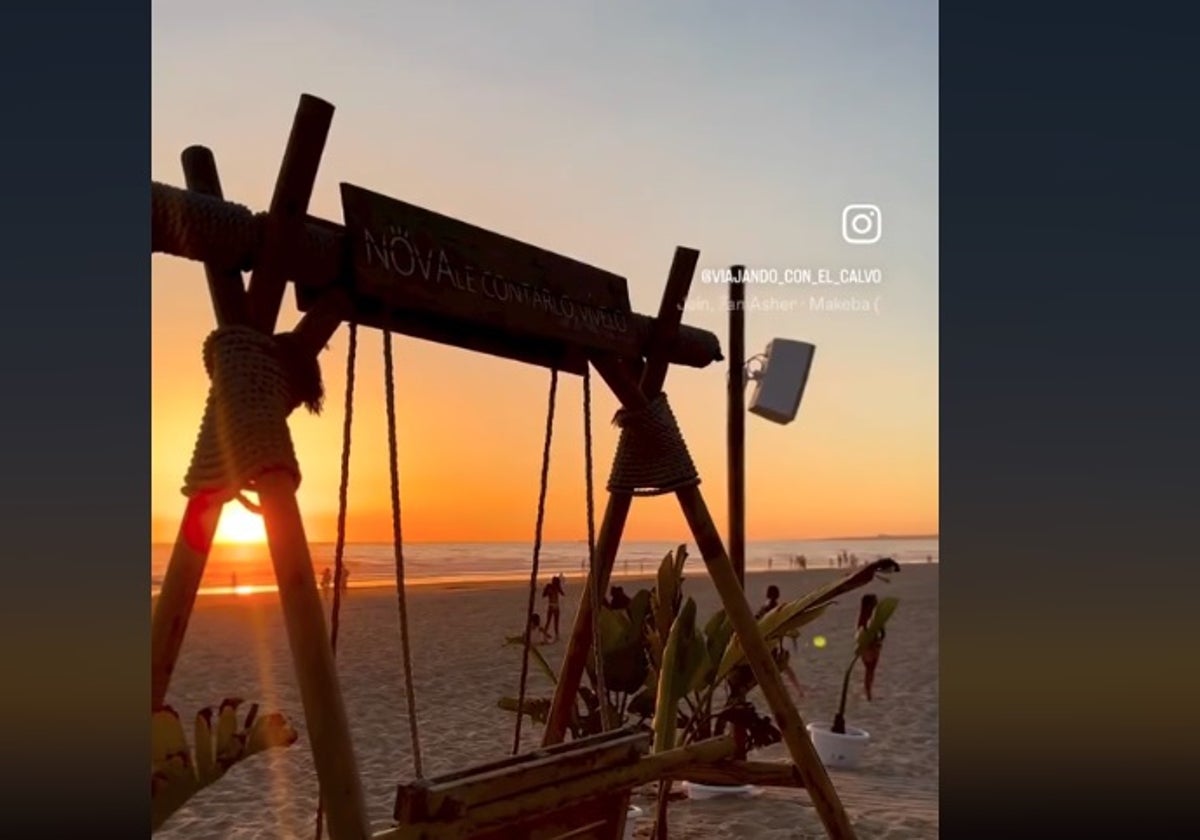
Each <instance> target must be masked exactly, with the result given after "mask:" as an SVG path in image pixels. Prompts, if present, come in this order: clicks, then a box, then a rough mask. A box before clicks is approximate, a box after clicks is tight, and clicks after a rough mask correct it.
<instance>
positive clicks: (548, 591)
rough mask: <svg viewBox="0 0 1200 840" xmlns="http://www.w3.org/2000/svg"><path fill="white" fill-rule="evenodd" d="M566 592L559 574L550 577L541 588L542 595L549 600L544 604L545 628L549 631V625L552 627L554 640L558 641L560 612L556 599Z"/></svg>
mask: <svg viewBox="0 0 1200 840" xmlns="http://www.w3.org/2000/svg"><path fill="white" fill-rule="evenodd" d="M566 594H567V592H566V590H565V589H563V584H562V577H561V576H560V575H555V576H554V577H552V578H550V582H549V583H547V584H546V586H545V588H543V589H542V597H543V598H545V599H546V600H547V601H548V602H549V603H548V604H547V606H546V630H547V632H549V630H550V628H551V627H553V628H554V641H556V642H557V641H558V635H559V634H558V621H559V615H560V612H561V609H560V607H559V602H558V599H559V598H560V597H562V596H563V595H566Z"/></svg>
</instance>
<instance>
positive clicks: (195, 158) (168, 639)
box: [150, 146, 246, 710]
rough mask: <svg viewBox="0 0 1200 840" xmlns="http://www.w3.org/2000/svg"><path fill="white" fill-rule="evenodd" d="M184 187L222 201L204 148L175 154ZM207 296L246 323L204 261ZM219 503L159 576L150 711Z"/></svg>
mask: <svg viewBox="0 0 1200 840" xmlns="http://www.w3.org/2000/svg"><path fill="white" fill-rule="evenodd" d="M180 159H181V162H182V164H183V177H184V179H185V180H186V182H187V185H188V188H189V189H191V190H194V191H195V192H198V193H201V194H202V195H208V196H212V197H213V198H223V196H222V194H221V178H220V176H219V175H218V174H217V162H216V160H215V159H214V158H213V154H212V152H211V151H209V150H208V149H206V148H204V147H203V146H191V147H189V148H187V149H184V150H183V154H182V155H181V156H180ZM204 275H205V277H206V279H207V280H208V295H209V299H210V300H211V301H212V306H213V312H214V313H215V314H216V319H217V324H218V325H226V324H242V323H245V319H246V290H245V287H243V286H242V277H241V274H240V273H238V272H236V271H232V272H231V271H226V270H224V269H222V268H221V267H219V266H216V265H212V264H208V263H206V264H205V266H204ZM222 507H223V505H222V503H221V502H220V501H219V500H217V499H216V498H215V497H212V496H207V495H201V496H195V497H193V498H191V499H189V500H188V503H187V508H186V509H185V510H184V513H183V522H182V523H181V524H180V528H179V534H178V535H177V536H176V538H175V547H174V548H173V549H172V550H171V559H170V561H169V562H168V563H167V571H166V574H165V575H164V576H163V584H162V591H161V593H160V594H159V596H158V602H157V603H156V604H155V607H154V618H153V620H152V621H151V626H150V708H151V710H154V709H157V708H158V707H160V706H161V705H162V704H163V703H164V702H165V701H166V697H167V689H168V688H169V687H170V685H171V675H172V674H173V673H174V672H175V664H176V663H177V662H178V661H179V652H180V650H181V649H182V648H183V639H184V637H185V636H186V635H187V626H188V622H189V621H190V620H191V617H192V609H193V608H194V607H195V604H196V594H197V593H198V592H199V591H200V581H201V580H203V578H204V567H205V566H207V565H208V554H209V550H210V549H211V547H212V541H213V537H214V536H215V535H216V533H217V525H218V524H219V522H220V519H221V509H222Z"/></svg>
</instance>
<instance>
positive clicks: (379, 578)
mask: <svg viewBox="0 0 1200 840" xmlns="http://www.w3.org/2000/svg"><path fill="white" fill-rule="evenodd" d="M684 544H685V545H687V548H688V552H689V568H691V570H692V571H691V573H692V574H705V570H704V563H703V561H702V560H701V558H700V552H699V550H698V549H697V548H696V546H695V544H694V543H691V542H688V543H684ZM678 545H679V542H678V541H671V540H630V541H628V542H623V543H622V544H621V547H620V550H619V552H618V554H617V560H616V563H615V565H614V567H613V577H614V578H624V577H640V576H645V575H650V574H654V573H655V571H656V570H657V568H658V564H659V562H660V561H661V560H662V558H663V555H665V554H666V553H667V552H668V551H672V550H674V549H675V547H676V546H678ZM335 548H336V544H335V543H332V542H329V543H312V544H310V551H311V552H312V558H313V569H314V572H315V574H316V575H317V577H318V579H319V578H320V576H321V573H322V572H323V571H324V569H326V568H332V567H333V564H334V551H335ZM171 549H172V546H171V544H169V543H152V544H151V559H150V588H151V595H152V596H153V595H157V594H158V592H159V589H160V587H161V586H162V579H163V574H164V573H165V572H166V568H167V563H168V562H169V560H170V557H171ZM839 552H846V553H847V554H849V555H852V556H853V557H856V558H857V560H858V562H859V563H860V564H862V563H869V562H871V561H873V560H878V559H880V558H883V557H891V558H892V559H894V560H895V561H896V562H898V563H901V564H906V563H938V562H939V561H940V557H939V551H938V538H937V537H927V536H920V537H903V536H895V537H892V536H879V537H840V538H829V539H819V540H755V541H749V542H747V544H746V571H748V572H765V571H772V570H774V571H783V570H789V569H794V568H796V567H795V564H794V563H793V562H792V558H794V557H804V558H805V560H806V568H808V569H829V568H836V566H837V556H838V553H839ZM344 562H345V564H346V567H347V568H348V569H349V571H350V576H349V586H350V588H352V589H353V588H363V587H378V586H393V585H395V554H394V549H393V546H392V544H391V543H347V544H346V547H345V552H344ZM532 562H533V546H532V544H531V543H528V542H526V543H520V542H453V543H450V542H413V543H405V545H404V570H405V580H406V582H408V583H410V584H412V585H431V584H444V583H485V582H506V581H522V580H528V578H529V572H530V569H531V567H532ZM538 567H539V573H540V574H539V577H541V578H546V577H549V576H551V575H555V574H561V575H564V576H565V577H567V578H568V579H571V578H579V577H582V576H583V574H584V573H585V572H586V570H587V541H586V540H571V541H555V542H546V543H543V544H542V547H541V551H540V554H539V561H538ZM274 588H275V575H274V571H273V570H272V568H271V562H270V557H269V555H268V553H267V546H266V545H265V544H263V543H251V544H216V545H214V546H213V548H212V552H211V553H210V555H209V561H208V565H207V566H206V568H205V573H204V578H203V580H202V581H201V588H200V593H201V594H204V595H216V594H224V595H228V594H230V593H231V592H237V593H250V592H261V591H269V590H274Z"/></svg>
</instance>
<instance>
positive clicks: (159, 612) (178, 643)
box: [150, 494, 224, 710]
mask: <svg viewBox="0 0 1200 840" xmlns="http://www.w3.org/2000/svg"><path fill="white" fill-rule="evenodd" d="M223 506H224V505H223V503H222V502H221V500H220V499H219V498H217V497H215V496H212V495H209V494H200V495H197V496H193V497H191V498H190V499H188V503H187V508H186V509H185V510H184V512H183V522H182V523H181V524H180V526H179V535H178V536H177V537H176V538H175V547H174V548H173V549H172V550H171V559H170V562H168V563H167V571H166V574H165V575H164V576H163V583H162V590H161V591H160V592H159V595H158V601H157V602H156V603H155V605H154V618H153V619H152V620H151V624H150V708H151V710H154V709H158V708H160V707H161V706H162V705H163V703H164V702H165V701H166V699H167V689H168V688H169V687H170V685H171V675H172V674H173V673H174V672H175V663H176V662H178V661H179V651H180V650H182V648H183V639H184V636H185V635H186V634H187V626H188V622H189V621H190V620H191V617H192V608H193V607H194V606H195V605H196V593H197V592H199V591H200V581H201V579H203V577H204V567H205V565H207V563H208V552H209V549H210V548H211V547H212V541H213V536H214V535H215V534H216V533H217V523H218V522H219V521H220V518H221V508H222V507H223Z"/></svg>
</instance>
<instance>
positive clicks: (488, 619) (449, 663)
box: [155, 562, 939, 840]
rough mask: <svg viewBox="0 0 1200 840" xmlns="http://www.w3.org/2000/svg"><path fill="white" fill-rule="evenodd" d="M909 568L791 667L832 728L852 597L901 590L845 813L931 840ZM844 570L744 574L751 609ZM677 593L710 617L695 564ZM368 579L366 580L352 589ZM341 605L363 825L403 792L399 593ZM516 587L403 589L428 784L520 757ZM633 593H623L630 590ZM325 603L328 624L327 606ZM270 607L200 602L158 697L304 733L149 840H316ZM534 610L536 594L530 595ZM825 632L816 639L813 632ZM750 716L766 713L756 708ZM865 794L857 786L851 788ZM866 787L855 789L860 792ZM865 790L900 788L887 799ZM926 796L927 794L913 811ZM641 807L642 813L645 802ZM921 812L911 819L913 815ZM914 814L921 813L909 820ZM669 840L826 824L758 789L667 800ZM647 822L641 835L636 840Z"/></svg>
mask: <svg viewBox="0 0 1200 840" xmlns="http://www.w3.org/2000/svg"><path fill="white" fill-rule="evenodd" d="M923 566H926V564H923V563H918V564H915V565H908V566H902V568H901V571H900V572H899V573H896V574H893V575H890V576H886V581H887V582H884V579H882V578H880V579H877V582H876V583H873V584H870V585H869V586H868V587H866V588H864V589H863V590H860V591H855V592H853V593H850V594H848V595H846V596H845V597H843V598H839V599H837V600H836V601H835V602H834V603H833V604H832V605H831V606H830V608H829V610H828V611H827V612H826V613H825V614H823V615H822V616H821V617H820V618H819V619H818V620H817V621H816V622H814V623H813V624H812V625H811V626H809V627H806V628H805V631H804V632H803V633H802V637H801V638H799V639H798V640H797V644H796V646H795V649H794V652H793V662H794V664H795V668H796V672H797V675H798V677H799V679H800V682H801V683H802V684H803V686H804V692H803V694H802V695H795V696H794V698H793V699H794V700H795V701H796V704H797V710H798V711H799V712H800V714H801V717H802V718H803V719H804V720H805V721H806V722H807V721H814V720H816V721H820V720H825V719H827V718H829V717H830V716H832V714H833V712H834V710H836V708H837V705H838V698H839V695H840V692H841V685H842V675H843V673H844V671H845V667H846V663H847V661H848V656H849V653H850V651H851V650H852V649H853V643H854V627H855V620H856V618H857V614H858V606H859V595H860V594H861V593H863V592H868V591H873V592H876V593H878V594H880V595H883V594H889V595H892V594H894V595H896V596H897V597H899V598H900V608H899V610H898V611H897V614H896V616H895V617H894V618H893V619H892V621H891V623H890V624H889V627H888V639H887V644H886V646H885V649H884V653H883V657H882V660H881V664H880V667H879V672H878V675H877V678H876V682H875V697H874V700H873V701H871V702H868V701H867V700H866V698H865V696H863V691H862V686H861V676H860V677H859V678H857V679H855V680H854V681H853V684H852V686H851V692H850V697H849V704H848V706H847V723H850V724H851V725H854V726H858V727H860V728H862V729H865V730H866V731H868V732H870V733H871V742H870V744H869V745H868V748H867V751H866V753H865V754H864V757H863V761H862V764H861V766H860V768H859V769H858V770H857V771H854V777H855V779H854V784H856V785H859V787H858V790H864V791H866V793H865V794H858V793H855V792H854V790H855V788H853V787H851V788H849V789H847V796H846V797H845V801H844V805H845V806H846V808H847V811H848V813H850V815H851V818H852V820H853V821H854V823H855V826H856V830H857V832H858V836H859V838H860V840H929V838H932V837H936V836H937V821H936V813H933V814H931V813H930V812H929V809H928V806H927V805H924V804H921V803H922V802H927V801H928V800H929V796H930V794H929V791H931V790H932V791H936V787H937V782H938V580H939V570H938V568H937V566H936V565H930V566H928V567H926V568H922V567H923ZM845 574H846V570H843V569H836V568H833V569H825V568H820V569H808V570H772V571H770V572H765V571H748V572H747V575H746V581H747V583H746V591H747V597H748V600H749V601H750V603H751V605H752V606H757V605H758V604H759V603H760V602H761V600H762V598H763V596H764V594H765V589H766V587H767V586H768V585H769V584H774V585H777V586H779V587H780V589H781V590H782V600H784V601H787V600H791V599H795V598H798V597H802V596H803V595H805V594H806V593H807V592H810V591H812V590H813V589H815V588H817V587H819V586H823V585H825V584H827V583H829V582H830V581H833V580H837V579H839V578H841V577H843V576H844V575H845ZM685 578H686V582H685V584H684V587H685V588H684V592H685V594H687V595H688V596H689V597H692V598H694V599H695V601H696V606H697V611H698V615H700V616H703V617H707V616H710V615H712V614H713V613H715V611H716V610H718V609H719V608H720V606H721V604H720V598H719V596H718V595H717V593H716V590H715V587H713V585H712V583H711V581H709V580H708V579H707V574H705V573H704V569H703V566H702V564H701V563H699V562H696V563H695V565H694V566H691V565H689V567H688V571H687V572H685ZM654 581H655V577H654V576H653V575H651V574H644V575H639V574H630V575H627V576H622V575H619V574H618V575H617V576H615V577H614V579H613V582H614V583H615V584H616V585H620V586H624V587H625V588H626V591H627V592H630V591H631V590H632V589H634V588H640V587H647V588H648V587H649V586H651V585H653V583H654ZM362 583H365V582H362ZM351 589H352V591H351V592H350V594H349V597H347V598H345V599H344V600H343V601H342V612H341V618H340V622H339V634H338V649H337V670H338V677H339V683H340V687H341V690H342V694H343V698H344V702H345V707H346V713H347V718H348V723H349V726H350V735H351V740H352V743H353V746H354V752H355V757H356V763H357V765H358V770H359V775H360V778H361V780H362V785H363V792H364V796H365V798H366V800H367V806H368V811H369V813H368V818H369V820H370V822H371V824H372V826H371V827H372V830H375V831H377V830H382V829H385V828H387V827H388V826H390V824H391V814H392V809H393V806H394V802H395V795H396V785H397V783H402V782H405V781H407V780H411V778H412V775H413V769H412V768H413V764H412V749H411V745H410V741H409V734H408V726H409V723H408V721H409V714H410V711H409V710H408V708H407V705H406V702H405V673H404V656H403V652H402V650H401V637H400V632H399V625H398V621H397V603H396V594H395V589H394V587H393V586H390V585H389V586H384V585H382V584H381V585H379V586H359V587H353V586H352V587H351ZM527 594H528V578H526V579H525V580H524V581H519V580H517V581H513V580H509V581H496V580H488V581H466V582H445V581H443V582H435V583H433V584H431V585H424V586H420V585H414V586H413V587H412V588H411V590H410V591H409V593H408V596H409V597H408V599H407V602H408V603H407V606H408V615H409V633H410V639H411V660H410V662H411V666H412V678H413V684H414V687H415V691H416V707H415V710H413V711H414V712H415V717H416V719H417V720H418V723H419V727H420V732H421V735H420V742H421V753H422V758H423V764H424V768H425V775H426V776H427V777H431V776H434V775H438V774H441V773H447V772H452V771H456V770H462V769H464V768H466V767H472V766H478V765H480V764H483V763H486V762H489V761H494V760H497V759H500V758H504V757H506V756H508V755H509V754H510V753H511V750H512V746H513V732H514V723H515V718H514V716H513V715H512V714H511V713H510V712H507V711H504V710H503V708H501V707H500V705H499V704H498V701H499V700H500V698H502V697H513V696H516V694H517V692H518V690H519V679H520V674H521V665H522V653H521V648H520V646H519V645H511V644H507V643H506V641H505V639H506V637H507V636H511V635H513V634H519V633H520V631H521V629H522V627H523V623H524V620H523V617H524V616H525V614H526V610H527V608H528V605H527ZM630 594H632V592H630ZM586 597H587V591H586V589H585V588H584V587H583V586H582V585H581V583H580V581H579V579H578V578H576V579H575V580H574V581H571V580H568V583H567V597H566V599H564V602H563V610H562V621H561V627H560V638H559V640H557V641H555V642H552V643H549V644H544V645H539V646H538V650H539V651H540V653H541V655H542V656H543V657H544V658H545V659H546V661H547V663H548V664H549V665H550V667H551V669H553V670H554V671H556V672H557V670H558V669H559V668H560V667H561V662H562V658H563V656H564V654H565V651H566V648H567V643H568V640H569V637H570V634H571V628H572V627H573V626H574V620H575V613H576V611H577V609H578V607H579V604H580V601H581V599H584V598H586ZM323 605H324V607H325V610H326V617H327V619H328V617H329V610H330V609H331V607H332V598H328V599H325V600H324V601H323ZM281 607H282V605H281V603H280V599H279V598H278V597H276V596H275V594H274V593H273V592H269V593H268V592H260V593H256V594H252V595H248V596H245V595H225V596H209V597H205V598H200V599H197V604H196V609H195V610H194V612H193V613H192V617H191V620H190V621H189V625H188V630H187V639H186V641H185V643H184V645H183V648H182V649H181V654H180V658H179V662H178V665H177V668H176V670H175V673H174V675H173V677H172V680H171V685H170V689H169V691H168V693H167V703H168V704H169V705H170V706H171V707H172V708H174V709H176V710H178V711H179V713H180V714H181V716H182V717H184V718H185V720H190V719H191V718H192V716H194V715H195V714H196V712H197V711H199V710H200V709H202V708H205V707H211V706H212V705H213V704H216V703H219V702H220V701H221V698H224V697H239V698H245V701H246V703H247V704H249V703H257V704H261V708H262V711H263V712H274V711H279V712H282V713H284V714H286V715H287V716H288V719H289V720H290V721H291V723H292V724H293V725H294V726H295V727H296V729H297V731H298V732H299V733H300V741H299V742H298V743H297V744H296V745H294V746H293V747H291V748H289V749H286V750H278V751H270V752H268V753H265V754H263V755H261V756H256V757H254V758H253V759H250V760H249V761H248V762H246V763H245V765H242V766H239V767H237V768H235V769H233V770H231V771H230V773H229V774H228V775H227V776H226V777H224V778H223V779H222V780H221V781H220V782H218V783H217V784H215V785H213V786H212V787H211V788H208V789H206V790H204V791H201V792H200V794H198V795H197V796H196V797H195V798H194V799H193V800H192V801H191V802H189V803H188V804H187V805H185V806H184V808H183V809H181V810H180V811H179V812H178V813H177V814H176V815H174V816H173V817H172V818H171V820H170V821H169V822H168V823H167V825H166V826H164V828H163V830H161V831H160V832H159V833H158V834H156V835H155V836H156V837H157V838H158V840H219V839H220V840H224V838H228V837H243V836H244V837H253V838H255V840H304V838H311V837H312V830H313V828H312V826H313V822H312V821H313V815H314V813H315V807H316V800H317V780H316V774H315V768H314V767H313V764H312V757H311V753H310V751H309V746H308V743H307V742H308V733H307V726H306V721H305V719H304V712H303V702H302V698H301V696H300V692H299V687H298V685H297V683H296V679H295V671H294V669H295V664H294V655H293V654H294V652H293V651H292V650H291V646H290V643H289V637H288V633H287V628H286V622H285V621H284V616H283V611H282V608H281ZM537 609H538V611H539V612H541V613H544V599H542V598H540V597H539V598H538V607H537ZM818 636H819V637H821V639H820V641H819V643H818V642H817V637H818ZM528 678H529V685H528V691H529V695H528V696H530V697H535V698H536V697H543V698H544V697H548V696H550V695H551V694H552V693H553V682H552V680H551V679H550V678H549V677H548V676H547V675H546V674H544V673H542V672H541V671H539V670H538V669H530V671H529V675H528ZM753 699H754V700H755V704H756V707H757V708H758V709H759V710H760V711H762V710H764V709H765V708H766V707H765V705H763V701H762V700H761V698H758V697H757V696H754V698H753ZM540 730H541V727H538V726H533V725H531V726H527V727H524V728H523V730H522V735H521V747H522V749H524V750H530V749H536V748H537V747H538V746H539V745H540V734H541V733H540ZM786 757H787V753H786V750H785V749H783V748H782V747H781V746H780V745H778V744H776V745H774V746H772V747H769V748H767V749H764V750H761V751H756V752H755V754H754V758H755V760H763V761H778V760H786ZM860 783H861V784H860ZM863 785H865V786H866V787H862V786H863ZM876 790H886V791H894V793H889V794H888V795H886V796H883V795H877V794H875V793H872V791H876ZM922 797H924V799H922ZM635 801H637V802H638V804H642V805H643V806H645V805H646V804H649V803H650V800H649V799H647V798H645V796H644V795H643V794H642V793H638V794H635ZM918 806H919V807H918ZM922 808H923V809H924V810H920V809H922ZM670 820H671V836H672V838H675V840H725V838H740V840H797V838H805V840H807V838H809V837H820V836H823V835H822V833H821V827H820V823H819V821H818V820H817V819H816V817H815V814H814V812H813V809H812V803H811V801H810V800H809V798H808V796H807V794H805V793H804V792H803V791H798V790H792V789H770V788H767V789H764V790H763V791H762V793H761V796H759V797H756V798H754V799H750V800H714V801H711V802H704V801H688V800H679V801H676V802H672V804H671V817H670ZM648 829H649V824H648V823H647V822H645V821H643V822H640V823H639V824H638V826H637V836H638V837H642V838H644V837H646V836H647V834H646V832H647V831H648Z"/></svg>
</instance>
